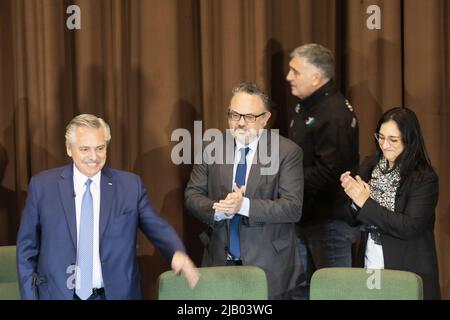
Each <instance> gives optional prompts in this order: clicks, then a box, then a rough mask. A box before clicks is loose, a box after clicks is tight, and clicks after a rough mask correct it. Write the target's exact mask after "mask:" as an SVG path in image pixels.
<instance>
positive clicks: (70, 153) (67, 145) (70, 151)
mask: <svg viewBox="0 0 450 320" xmlns="http://www.w3.org/2000/svg"><path fill="white" fill-rule="evenodd" d="M66 152H67V155H68V156H69V157H71V158H72V149H71V147H70V143H68V142H66Z"/></svg>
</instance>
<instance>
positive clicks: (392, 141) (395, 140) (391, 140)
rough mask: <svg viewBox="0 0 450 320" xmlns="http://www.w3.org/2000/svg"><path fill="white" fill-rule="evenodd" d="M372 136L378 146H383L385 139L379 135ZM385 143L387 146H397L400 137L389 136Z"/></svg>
mask: <svg viewBox="0 0 450 320" xmlns="http://www.w3.org/2000/svg"><path fill="white" fill-rule="evenodd" d="M373 135H374V136H375V139H377V141H378V143H379V144H383V143H384V141H385V140H386V137H385V136H383V135H382V134H380V133H374V134H373ZM387 141H388V142H389V144H390V145H391V146H396V145H398V144H399V143H400V141H401V138H400V137H391V136H389V137H387Z"/></svg>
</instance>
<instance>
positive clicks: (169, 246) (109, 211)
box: [17, 164, 185, 300]
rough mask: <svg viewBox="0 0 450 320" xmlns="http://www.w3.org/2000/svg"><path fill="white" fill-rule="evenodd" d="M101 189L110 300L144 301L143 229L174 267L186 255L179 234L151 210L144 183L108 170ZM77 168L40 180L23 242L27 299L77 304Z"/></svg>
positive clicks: (32, 188) (31, 195) (20, 263)
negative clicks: (139, 237) (176, 257)
mask: <svg viewBox="0 0 450 320" xmlns="http://www.w3.org/2000/svg"><path fill="white" fill-rule="evenodd" d="M100 183H101V186H100V225H99V228H100V230H99V241H100V260H101V267H102V274H103V282H104V287H105V295H106V298H107V299H139V298H140V297H141V293H140V274H139V270H138V264H137V259H136V233H137V228H138V227H139V228H140V229H141V230H142V231H143V232H144V233H145V235H146V236H147V237H148V238H149V239H150V241H152V242H153V244H154V245H155V246H156V247H157V248H158V249H159V250H161V252H162V253H163V255H164V256H165V258H166V259H167V260H168V261H171V259H172V256H173V254H174V253H175V251H177V250H180V251H183V252H184V251H185V250H184V247H183V244H182V243H181V241H180V239H179V238H178V236H177V234H176V232H175V230H174V229H173V228H172V227H171V226H170V225H169V224H168V223H167V222H166V221H165V220H163V219H162V218H161V217H160V216H159V215H158V214H157V213H156V212H155V211H154V209H153V208H152V207H151V205H150V202H149V200H148V197H147V192H146V191H145V189H144V186H143V184H142V182H141V179H140V178H139V177H138V176H137V175H135V174H132V173H128V172H124V171H119V170H114V169H110V168H107V167H104V168H103V170H102V175H101V182H100ZM76 245H77V232H76V214H75V199H74V187H73V164H70V165H67V166H65V167H61V168H56V169H52V170H48V171H44V172H41V173H39V174H38V175H36V176H34V177H33V178H32V179H31V181H30V185H29V188H28V198H27V203H26V207H25V210H24V214H23V217H22V223H21V225H20V229H19V234H18V238H17V270H18V275H19V285H20V292H21V296H22V298H23V299H69V300H70V299H73V296H74V290H73V289H71V288H70V287H68V285H67V284H68V282H70V279H69V278H70V277H73V270H71V269H70V266H73V265H75V264H76V258H77V253H76V252H77V250H76Z"/></svg>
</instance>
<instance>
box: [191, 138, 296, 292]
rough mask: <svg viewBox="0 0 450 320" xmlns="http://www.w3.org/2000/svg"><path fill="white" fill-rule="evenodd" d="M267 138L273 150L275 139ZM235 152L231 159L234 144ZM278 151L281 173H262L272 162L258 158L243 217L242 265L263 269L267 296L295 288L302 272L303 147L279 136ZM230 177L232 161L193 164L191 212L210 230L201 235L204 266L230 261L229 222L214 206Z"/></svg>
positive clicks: (221, 196) (228, 190)
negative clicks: (297, 231) (298, 227)
mask: <svg viewBox="0 0 450 320" xmlns="http://www.w3.org/2000/svg"><path fill="white" fill-rule="evenodd" d="M231 139H232V138H231ZM267 140H268V141H269V150H270V140H271V139H270V138H269V139H267ZM261 141H262V140H260V142H259V145H258V150H259V149H260V148H261V143H262V142H261ZM231 152H232V153H233V155H232V156H231V159H234V150H233V148H231ZM275 152H276V153H277V154H278V156H279V169H278V172H277V173H275V174H272V175H261V171H260V169H261V168H263V167H268V166H269V165H262V164H261V163H260V162H259V161H258V163H254V164H252V167H251V169H250V173H249V176H248V181H247V185H246V193H245V196H246V197H247V198H249V199H250V211H249V217H248V218H247V217H243V218H242V219H241V226H240V240H241V259H242V261H243V264H244V265H256V266H259V267H261V268H262V269H264V271H265V272H266V275H267V277H268V287H269V296H274V295H277V294H281V293H284V292H286V291H287V290H288V289H291V288H293V287H294V286H296V285H297V284H298V282H299V276H300V274H301V273H302V272H303V269H302V267H301V263H300V258H299V255H298V252H297V249H296V235H295V223H296V222H297V221H298V220H299V219H300V217H301V210H302V198H303V170H302V150H301V149H300V148H299V147H298V146H297V145H296V144H295V143H293V142H291V141H289V140H288V139H286V138H283V137H281V136H280V140H279V149H277V150H276V151H275ZM257 153H258V151H257ZM232 179H233V162H231V163H230V164H209V165H208V164H206V163H205V162H203V163H202V164H197V165H194V168H193V170H192V173H191V178H190V181H189V183H188V185H187V188H186V191H185V205H186V207H187V209H188V210H189V212H190V213H192V215H194V216H195V217H196V218H198V219H199V220H201V221H202V222H204V223H205V224H207V225H208V228H207V231H206V232H204V233H203V234H202V235H201V236H200V238H201V240H202V242H203V244H204V247H205V248H204V255H203V265H204V266H221V265H225V264H226V257H227V249H228V223H229V220H222V221H219V222H216V221H214V210H213V209H212V206H213V203H214V202H216V201H218V200H221V199H225V197H226V196H227V194H228V193H229V192H231V186H232Z"/></svg>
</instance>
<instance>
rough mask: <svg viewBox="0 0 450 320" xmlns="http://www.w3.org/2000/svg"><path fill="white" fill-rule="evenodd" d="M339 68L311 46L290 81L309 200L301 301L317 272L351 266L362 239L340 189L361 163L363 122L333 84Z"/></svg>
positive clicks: (295, 57)
mask: <svg viewBox="0 0 450 320" xmlns="http://www.w3.org/2000/svg"><path fill="white" fill-rule="evenodd" d="M334 68H335V67H334V58H333V54H332V53H331V51H330V50H329V49H327V48H325V47H323V46H321V45H319V44H315V43H310V44H305V45H303V46H300V47H298V48H296V49H294V51H292V53H291V61H290V62H289V73H288V75H287V77H286V79H287V81H288V82H289V84H290V87H291V93H292V95H294V96H296V97H297V98H298V100H297V102H298V103H297V105H296V106H295V108H293V110H292V111H293V112H291V117H290V124H289V138H290V139H291V140H292V141H294V142H295V143H297V144H298V145H299V146H300V147H301V148H302V150H303V152H304V159H303V169H304V173H305V197H304V202H303V215H302V219H301V221H300V222H299V223H298V225H297V236H298V249H299V253H300V256H301V257H302V262H303V265H304V266H305V271H306V281H305V283H303V284H302V286H301V287H299V291H298V292H299V294H298V298H299V299H304V298H307V297H308V294H307V292H309V282H310V279H311V276H312V274H313V272H314V271H315V270H316V269H321V268H327V267H351V266H352V244H353V243H354V242H355V241H356V238H357V235H358V233H359V230H358V228H354V227H351V226H350V225H349V224H348V223H347V221H346V214H345V212H346V196H345V194H344V193H343V192H342V191H341V187H340V185H339V177H340V174H341V173H342V172H344V171H347V170H352V169H353V168H355V167H357V165H358V163H359V148H358V121H357V118H356V115H355V112H354V110H353V107H352V106H351V105H350V103H349V102H348V101H347V100H346V99H345V98H344V96H343V95H342V94H341V93H340V92H339V90H338V88H337V86H336V84H335V82H334V80H333V78H334ZM305 292H306V294H305Z"/></svg>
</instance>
